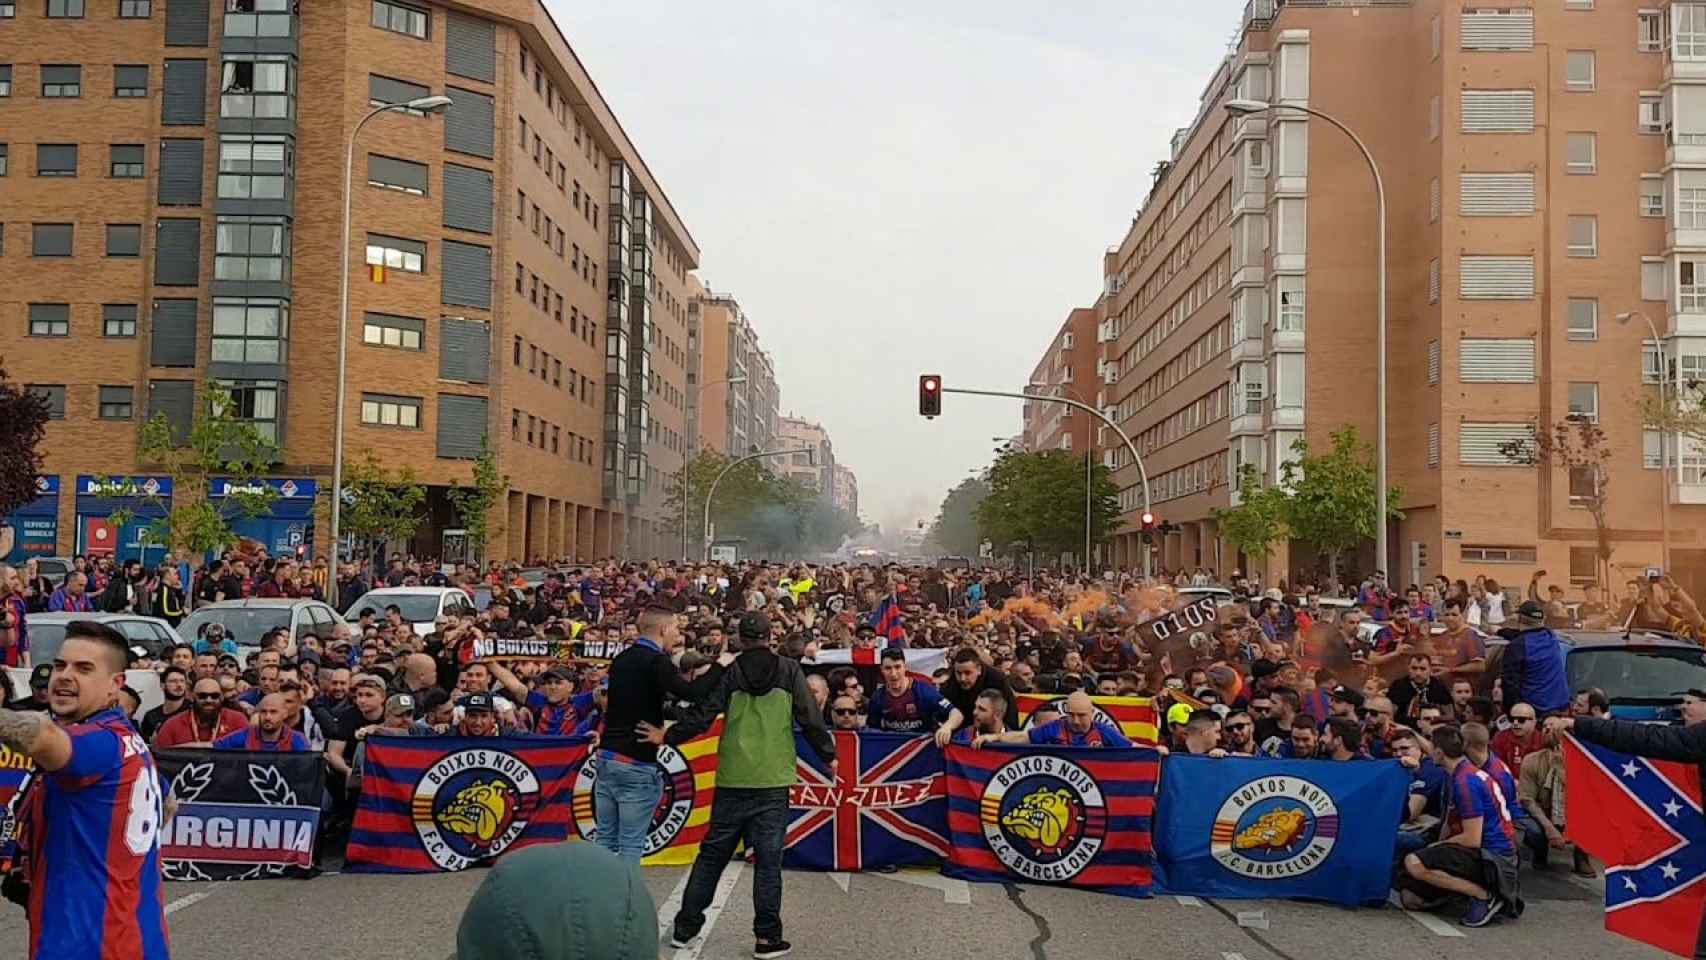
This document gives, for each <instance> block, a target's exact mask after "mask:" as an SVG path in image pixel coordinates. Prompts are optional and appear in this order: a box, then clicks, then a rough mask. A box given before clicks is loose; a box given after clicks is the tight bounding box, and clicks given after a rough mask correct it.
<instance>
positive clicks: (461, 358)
mask: <svg viewBox="0 0 1706 960" xmlns="http://www.w3.org/2000/svg"><path fill="white" fill-rule="evenodd" d="M490 332H491V327H490V326H489V325H488V324H485V323H481V322H480V321H478V320H465V319H462V318H459V317H445V318H444V319H443V320H442V321H440V323H439V339H438V375H439V378H440V379H443V380H461V381H463V382H464V383H486V382H487V381H488V377H489V375H490V371H491V353H492V350H491V337H490Z"/></svg>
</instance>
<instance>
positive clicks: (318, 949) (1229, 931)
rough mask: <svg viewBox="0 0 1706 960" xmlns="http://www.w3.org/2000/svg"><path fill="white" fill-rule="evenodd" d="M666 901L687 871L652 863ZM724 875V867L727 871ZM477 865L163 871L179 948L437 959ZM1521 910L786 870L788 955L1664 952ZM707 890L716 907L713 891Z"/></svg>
mask: <svg viewBox="0 0 1706 960" xmlns="http://www.w3.org/2000/svg"><path fill="white" fill-rule="evenodd" d="M737 868H738V869H739V875H738V876H737V877H736V878H735V880H734V883H733V884H732V885H729V884H726V883H725V890H726V892H727V898H726V906H725V908H724V909H723V910H722V911H721V913H720V915H716V916H714V917H713V919H712V925H711V926H710V928H709V929H710V933H709V935H708V936H707V937H703V938H701V939H700V940H699V941H698V942H697V946H698V947H699V949H698V950H693V949H691V948H689V949H685V950H682V951H679V952H675V951H669V950H668V949H667V947H666V950H665V954H664V955H665V956H666V957H670V956H673V957H674V958H675V960H700V958H705V960H722V958H735V957H747V956H750V951H751V949H752V900H751V898H752V882H751V880H752V878H751V874H750V873H749V872H748V871H746V870H745V869H744V868H739V865H731V867H730V872H731V873H733V872H735V871H736V870H737ZM645 874H646V882H647V886H648V887H649V888H650V889H651V892H652V896H653V899H654V900H655V901H656V904H657V906H658V908H659V910H660V911H666V917H665V919H667V918H668V916H673V912H674V911H673V906H672V905H671V904H670V903H669V901H670V897H671V895H672V894H675V895H677V896H679V885H680V884H681V883H682V881H683V880H684V878H685V875H686V869H685V868H681V867H648V868H647V869H646V871H645ZM724 876H725V881H726V880H727V879H728V874H725V875H724ZM484 877H485V872H484V871H479V870H475V871H470V872H467V873H462V874H447V875H440V876H421V877H395V876H360V875H353V874H328V875H325V876H321V877H318V878H316V879H313V880H262V881H250V882H244V883H223V884H217V883H171V884H167V887H166V898H167V907H166V909H167V911H168V912H169V914H170V917H169V923H170V925H171V939H172V948H173V949H172V956H173V957H174V958H175V960H232V958H233V957H240V958H242V960H447V958H451V957H453V956H454V954H455V950H456V925H457V922H458V920H459V919H460V917H461V914H462V908H463V906H464V905H465V904H466V902H467V900H468V897H469V895H470V894H471V893H472V892H473V891H474V889H475V887H477V886H478V885H479V883H480V881H481V880H482V879H483V878H484ZM1524 884H1525V887H1524V893H1525V897H1526V899H1527V900H1528V912H1527V914H1526V915H1525V916H1524V917H1523V919H1522V920H1520V921H1516V922H1506V923H1501V924H1496V925H1494V926H1491V927H1486V928H1482V929H1479V930H1466V929H1463V928H1461V927H1459V926H1457V924H1456V922H1455V918H1434V917H1431V916H1429V917H1424V916H1417V915H1412V914H1407V913H1405V912H1403V911H1401V910H1397V909H1383V910H1375V909H1363V910H1346V909H1342V908H1339V907H1332V906H1324V905H1320V904H1306V903H1292V902H1286V901H1209V902H1203V901H1193V900H1190V899H1189V898H1186V899H1180V898H1175V897H1169V896H1163V897H1156V898H1155V899H1153V900H1148V901H1136V900H1127V899H1123V898H1120V897H1111V896H1102V895H1098V894H1091V893H1085V892H1082V891H1074V890H1062V889H1056V888H1050V887H1037V886H1018V887H1014V886H1001V885H994V884H966V883H963V882H961V881H955V880H947V879H945V878H942V877H940V876H938V875H937V874H935V873H934V872H925V871H918V872H908V873H902V874H898V875H893V876H881V875H865V874H856V875H851V876H849V875H847V874H813V873H796V872H790V873H788V874H787V875H786V877H785V894H784V901H783V911H782V912H783V920H784V922H785V923H786V924H787V936H788V939H790V940H791V941H793V943H794V945H795V947H794V954H793V955H794V956H796V957H802V958H818V957H822V958H835V960H846V958H847V957H849V956H877V957H886V958H893V960H904V958H912V957H918V958H930V960H943V958H949V957H954V958H958V957H976V958H981V960H1005V958H1017V960H1026V958H1030V960H1042V958H1073V960H1116V958H1128V957H1129V958H1136V957H1144V958H1155V957H1165V958H1167V960H1193V958H1202V960H1324V958H1328V957H1332V958H1347V960H1355V958H1367V957H1374V958H1382V957H1405V956H1409V957H1422V956H1425V957H1441V958H1447V960H1451V958H1462V960H1485V958H1486V957H1488V956H1494V957H1500V958H1507V960H1509V958H1537V960H1539V958H1544V960H1573V958H1578V957H1579V958H1583V960H1590V958H1591V960H1658V958H1661V957H1663V956H1665V955H1664V954H1661V953H1660V952H1658V951H1657V950H1653V949H1651V948H1648V947H1645V946H1642V945H1640V944H1636V943H1633V942H1631V941H1628V940H1624V939H1622V938H1620V937H1615V936H1612V935H1611V934H1608V933H1606V932H1605V931H1604V929H1603V928H1602V925H1601V924H1602V918H1603V908H1602V906H1601V904H1602V903H1603V899H1602V896H1603V895H1602V892H1601V891H1602V889H1603V888H1601V887H1599V886H1598V884H1597V883H1588V882H1583V881H1576V880H1572V879H1569V878H1567V877H1565V876H1560V875H1546V876H1537V875H1535V874H1532V873H1525V875H1524ZM713 906H715V905H713ZM3 909H4V913H0V957H7V958H12V957H17V958H22V957H24V956H25V955H26V954H25V950H26V948H27V945H28V940H27V936H28V934H27V930H26V927H25V923H24V916H23V911H22V910H20V909H18V908H16V907H12V906H10V905H5V906H4V908H3Z"/></svg>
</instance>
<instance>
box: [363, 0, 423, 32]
mask: <svg viewBox="0 0 1706 960" xmlns="http://www.w3.org/2000/svg"><path fill="white" fill-rule="evenodd" d="M428 22H429V19H428V16H427V12H426V11H425V10H422V9H420V8H418V7H411V6H408V5H407V4H402V3H397V2H395V0H373V25H374V26H376V27H378V28H379V29H381V30H389V31H391V32H392V33H402V34H407V35H408V36H411V37H414V38H416V39H418V40H425V39H426V38H427V24H428Z"/></svg>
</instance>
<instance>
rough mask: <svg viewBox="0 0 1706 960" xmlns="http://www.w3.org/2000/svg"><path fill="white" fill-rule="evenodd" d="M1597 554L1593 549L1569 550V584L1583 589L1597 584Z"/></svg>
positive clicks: (1577, 548)
mask: <svg viewBox="0 0 1706 960" xmlns="http://www.w3.org/2000/svg"><path fill="white" fill-rule="evenodd" d="M1598 570H1599V554H1598V553H1597V552H1596V551H1595V550H1594V548H1593V547H1571V548H1570V584H1571V585H1572V586H1577V587H1585V586H1588V585H1590V584H1594V583H1598V582H1599V573H1598Z"/></svg>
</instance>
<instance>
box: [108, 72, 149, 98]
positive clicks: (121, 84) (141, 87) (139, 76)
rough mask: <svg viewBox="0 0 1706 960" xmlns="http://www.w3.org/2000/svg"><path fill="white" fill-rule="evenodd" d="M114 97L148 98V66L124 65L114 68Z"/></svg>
mask: <svg viewBox="0 0 1706 960" xmlns="http://www.w3.org/2000/svg"><path fill="white" fill-rule="evenodd" d="M113 96H115V97H122V98H140V97H146V96H148V68H147V67H146V66H122V65H121V66H115V67H113Z"/></svg>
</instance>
